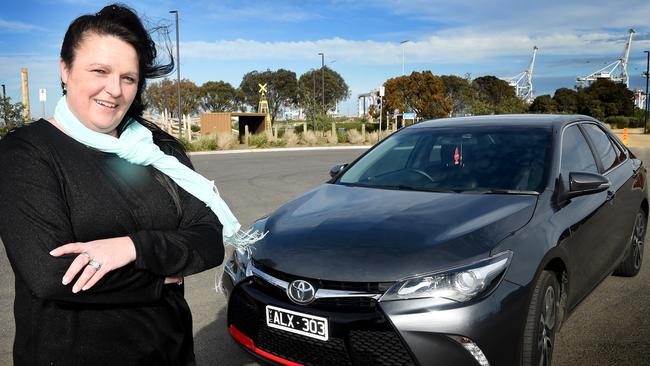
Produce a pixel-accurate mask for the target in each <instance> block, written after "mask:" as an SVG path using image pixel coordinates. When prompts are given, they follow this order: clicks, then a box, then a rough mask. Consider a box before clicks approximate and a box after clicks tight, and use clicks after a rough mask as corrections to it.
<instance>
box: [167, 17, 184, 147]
mask: <svg viewBox="0 0 650 366" xmlns="http://www.w3.org/2000/svg"><path fill="white" fill-rule="evenodd" d="M169 12H170V13H171V14H175V15H176V79H177V81H178V134H179V135H180V136H183V121H182V112H181V50H180V47H179V36H178V10H170V11H169Z"/></svg>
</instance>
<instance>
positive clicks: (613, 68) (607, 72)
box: [576, 29, 635, 87]
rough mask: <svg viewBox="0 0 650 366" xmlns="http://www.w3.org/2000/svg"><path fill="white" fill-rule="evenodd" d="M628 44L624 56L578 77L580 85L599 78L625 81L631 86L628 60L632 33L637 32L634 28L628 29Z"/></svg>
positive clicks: (585, 84) (626, 84)
mask: <svg viewBox="0 0 650 366" xmlns="http://www.w3.org/2000/svg"><path fill="white" fill-rule="evenodd" d="M627 32H628V36H627V44H626V45H625V51H623V56H621V57H619V59H618V60H616V61H614V62H612V63H611V64H609V65H607V66H605V67H603V68H602V69H600V70H598V71H595V72H593V73H591V74H589V75H587V76H583V77H580V76H578V77H577V78H576V81H577V82H578V87H585V86H589V85H590V84H591V83H593V82H594V81H596V80H598V79H609V80H612V81H614V82H617V83H624V84H625V86H627V87H629V85H630V78H629V76H628V75H627V60H628V57H629V56H630V48H631V46H632V35H633V34H634V33H635V32H634V29H630V30H628V31H627Z"/></svg>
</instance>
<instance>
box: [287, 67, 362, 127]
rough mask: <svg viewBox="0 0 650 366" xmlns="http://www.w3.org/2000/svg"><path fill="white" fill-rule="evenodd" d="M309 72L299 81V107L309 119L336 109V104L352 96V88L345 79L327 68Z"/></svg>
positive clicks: (301, 76)
mask: <svg viewBox="0 0 650 366" xmlns="http://www.w3.org/2000/svg"><path fill="white" fill-rule="evenodd" d="M322 72H323V73H322V74H321V69H316V70H313V69H312V70H309V71H307V72H306V73H304V74H302V75H300V79H299V80H298V105H299V106H300V108H302V109H303V110H304V111H305V115H306V116H307V119H313V118H315V116H316V115H322V114H324V113H325V112H326V111H328V110H330V109H333V108H335V107H336V104H337V103H339V102H341V101H343V100H345V99H347V98H348V97H349V96H350V88H349V87H348V84H347V83H346V82H345V80H343V77H342V76H341V75H340V74H339V73H338V72H336V71H334V70H332V69H330V68H329V67H327V66H325V67H324V68H323V69H322ZM322 78H324V79H325V105H324V106H323V84H322V83H323V80H322Z"/></svg>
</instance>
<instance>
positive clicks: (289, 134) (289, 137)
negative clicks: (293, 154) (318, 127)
mask: <svg viewBox="0 0 650 366" xmlns="http://www.w3.org/2000/svg"><path fill="white" fill-rule="evenodd" d="M282 139H283V140H284V141H286V142H287V146H296V145H298V141H299V140H300V139H299V137H298V135H296V134H295V133H294V132H293V130H286V131H284V136H282Z"/></svg>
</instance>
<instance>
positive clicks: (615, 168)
mask: <svg viewBox="0 0 650 366" xmlns="http://www.w3.org/2000/svg"><path fill="white" fill-rule="evenodd" d="M580 127H581V128H582V130H583V131H584V132H585V135H586V136H587V138H588V140H589V141H590V143H591V146H592V148H593V150H594V152H595V154H596V156H597V157H598V159H599V160H600V167H599V168H600V172H601V174H602V175H604V176H606V177H607V179H609V182H610V187H609V192H610V193H609V197H608V198H609V200H608V202H607V207H605V212H606V215H607V227H608V229H609V230H608V231H609V232H608V241H607V242H603V243H602V245H601V246H600V248H601V250H600V253H599V255H600V256H602V262H603V272H602V273H600V279H602V278H603V277H605V276H607V275H609V273H610V272H611V271H613V270H614V269H615V267H616V266H617V265H618V263H619V262H620V260H621V259H622V256H623V255H624V254H625V248H626V244H627V242H628V240H629V238H630V234H631V233H632V226H633V225H634V217H635V215H636V212H637V210H638V209H639V207H638V206H637V205H635V204H634V196H633V195H632V193H631V191H632V184H633V179H631V178H632V174H633V171H632V170H633V169H632V167H631V164H632V163H631V162H630V161H628V160H627V156H626V155H625V154H624V153H623V151H622V150H621V149H620V147H618V146H617V145H616V144H615V143H613V142H612V141H611V139H610V137H609V136H608V134H607V133H606V132H605V131H604V130H603V129H602V128H601V127H600V126H598V125H597V124H595V123H584V124H581V125H580Z"/></svg>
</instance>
